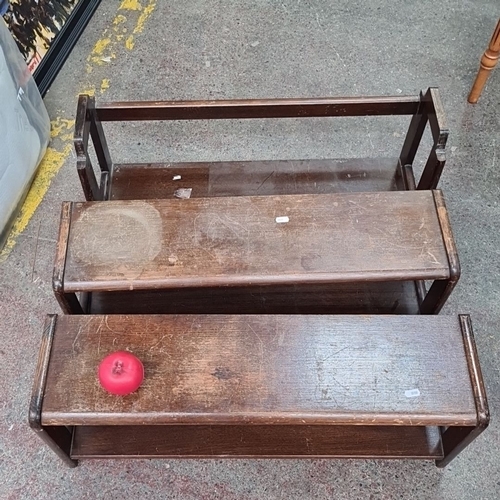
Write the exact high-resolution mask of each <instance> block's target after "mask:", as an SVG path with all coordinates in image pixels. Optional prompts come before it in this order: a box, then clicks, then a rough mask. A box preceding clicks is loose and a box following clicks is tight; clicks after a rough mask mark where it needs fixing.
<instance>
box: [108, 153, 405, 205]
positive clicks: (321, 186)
mask: <svg viewBox="0 0 500 500" xmlns="http://www.w3.org/2000/svg"><path fill="white" fill-rule="evenodd" d="M110 179H111V180H110V184H109V185H110V190H109V193H108V198H109V199H110V200H148V199H155V198H174V197H175V193H176V192H177V190H178V189H191V198H201V197H206V196H262V195H282V194H324V193H339V192H363V191H394V190H397V189H399V190H402V189H404V187H403V184H402V179H401V175H400V173H399V171H398V159H397V158H362V159H347V160H276V161H246V162H243V161H240V162H236V161H235V162H210V163H208V162H207V163H203V162H193V163H137V164H133V163H132V164H116V165H113V169H112V172H111V177H110Z"/></svg>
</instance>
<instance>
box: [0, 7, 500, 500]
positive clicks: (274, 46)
mask: <svg viewBox="0 0 500 500" xmlns="http://www.w3.org/2000/svg"><path fill="white" fill-rule="evenodd" d="M182 3H184V2H182ZM185 3H186V4H187V5H182V6H181V2H166V1H164V2H158V3H157V2H156V1H154V0H141V1H140V2H137V1H136V0H125V1H123V2H122V3H121V4H120V2H118V1H117V0H113V1H111V0H109V1H103V2H102V4H101V6H100V8H99V9H98V10H97V12H96V14H95V16H94V18H93V20H92V22H91V24H90V25H89V27H88V28H87V30H86V31H85V33H84V34H83V35H82V37H81V39H80V41H79V42H78V45H77V46H76V47H75V49H74V50H73V52H72V54H71V56H70V57H69V59H68V61H67V63H66V65H65V67H64V68H63V70H62V71H61V72H60V73H59V76H58V77H57V79H56V81H55V82H54V84H53V85H52V88H51V90H50V92H49V93H48V95H47V96H46V98H45V102H46V105H47V108H48V110H49V114H50V115H51V118H52V119H53V120H54V139H53V143H52V149H51V151H50V159H51V162H50V165H48V166H47V175H46V176H45V178H44V179H42V187H41V193H42V194H43V191H44V187H43V186H45V185H47V184H48V180H49V179H50V177H51V176H52V175H53V174H55V173H56V172H57V175H55V177H54V178H53V181H52V183H51V185H50V188H49V189H48V192H47V193H46V194H45V196H44V197H43V201H42V202H41V204H40V205H39V207H38V209H37V210H36V212H35V214H34V216H33V217H32V218H31V220H30V222H29V224H28V226H27V227H26V229H25V230H24V231H23V232H21V234H20V235H19V236H18V237H17V239H16V245H15V246H14V248H13V250H12V252H11V253H10V255H9V256H8V258H7V260H6V261H5V262H4V263H3V264H1V272H0V318H1V329H0V380H1V381H2V383H1V385H0V478H1V479H0V498H1V499H18V498H30V499H31V498H50V499H52V498H58V499H60V500H62V499H66V498H68V499H70V498H71V499H74V498H78V499H80V498H81V499H84V498H89V499H95V498H110V499H114V498H122V497H128V498H162V499H163V498H186V499H210V498H227V499H232V498H245V499H268V498H269V499H271V498H286V499H292V498H300V499H304V498H412V499H413V498H433V499H434V498H435V499H453V500H456V499H469V498H474V499H496V498H500V451H499V450H500V435H499V430H500V426H499V424H498V418H497V415H498V413H499V411H500V398H499V396H498V394H499V390H500V380H499V374H500V373H499V372H500V368H499V367H500V343H499V331H498V330H499V326H500V322H499V316H500V264H499V262H500V260H499V256H500V251H499V250H498V249H499V248H500V206H499V203H498V200H499V194H500V159H499V158H500V146H499V145H500V118H499V117H500V113H499V111H500V97H499V96H500V70H498V71H497V72H496V74H495V73H494V74H493V75H492V78H491V79H490V81H489V83H488V86H487V87H486V89H485V91H484V94H483V96H482V98H481V101H480V103H479V104H478V105H476V106H475V107H473V106H470V105H467V104H466V96H467V92H468V89H469V87H470V85H471V83H472V80H473V78H474V75H475V72H476V70H477V67H478V61H479V56H480V54H481V53H482V51H483V50H484V49H485V46H486V43H487V41H488V39H489V37H490V35H491V33H492V30H493V28H494V25H495V22H496V20H497V19H498V17H499V16H500V4H499V3H498V0H476V1H474V2H472V1H466V2H456V1H454V0H442V1H441V2H434V1H431V0H423V1H421V2H403V1H398V2H387V1H386V2H369V1H368V0H337V1H335V2H322V1H320V0H293V1H292V0H284V1H274V2H271V1H269V0H259V1H257V2H245V1H243V0H232V1H225V2H223V1H221V0H204V1H202V0H194V1H192V2H185ZM141 4H142V5H141ZM124 30H126V31H124ZM428 86H438V87H439V88H440V90H441V94H442V99H443V102H444V107H445V110H446V113H447V117H448V122H449V128H450V130H451V137H450V140H449V143H448V144H449V145H448V153H449V160H448V163H447V165H446V169H445V172H444V175H443V178H442V182H441V186H440V187H442V188H443V190H444V192H445V196H446V200H447V204H448V208H449V210H450V214H451V220H452V224H453V228H454V231H455V237H456V240H457V245H458V249H459V253H460V258H461V263H462V269H463V274H462V278H461V280H460V282H459V285H458V287H457V289H456V290H455V292H454V293H453V295H452V298H451V300H450V301H449V303H448V305H447V306H446V308H445V310H444V311H443V314H457V313H459V312H466V313H471V314H472V318H473V322H474V327H475V333H476V339H477V345H478V350H479V354H480V358H481V362H482V368H483V373H484V377H485V380H486V386H487V392H488V396H489V402H490V408H491V412H492V423H491V425H490V427H489V429H488V430H487V431H486V432H485V433H484V434H483V435H482V436H481V437H480V438H479V439H478V440H477V441H476V442H474V443H473V444H472V445H471V446H470V447H469V448H468V449H467V450H466V451H464V452H463V453H462V454H461V455H460V456H459V457H458V458H457V459H456V460H455V461H454V462H452V464H451V465H450V466H449V467H447V468H446V469H445V470H439V469H437V468H435V466H434V465H433V463H427V462H416V461H372V460H359V461H354V460H348V461H339V460H302V461H296V460H289V461H283V460H276V461H252V460H242V461H229V460H214V461H207V460H205V461H203V460H200V461H195V460H192V461H187V460H178V461H157V460H152V461H146V460H144V461H105V462H98V461H97V462H96V461H94V462H93V461H82V462H81V465H80V466H79V467H78V468H76V469H71V470H70V469H67V468H65V467H64V466H63V464H62V463H61V462H60V461H59V460H58V459H57V458H56V457H55V455H54V454H53V453H52V452H51V451H50V450H49V449H48V448H47V447H46V446H45V445H44V444H43V443H42V442H41V441H40V440H39V439H38V438H37V437H36V436H35V435H34V434H33V433H32V432H31V430H30V429H29V428H28V426H27V409H28V401H29V395H30V391H31V384H32V379H33V372H34V368H35V362H36V357H37V354H38V346H39V342H40V336H41V331H42V330H41V329H42V324H43V320H44V316H45V314H46V313H49V312H58V311H59V308H58V306H57V303H56V302H55V300H54V298H53V296H52V291H51V272H52V269H51V268H52V262H53V258H54V247H55V238H56V234H57V228H58V219H59V211H60V204H61V202H62V201H63V200H82V199H83V197H82V192H81V188H80V185H79V182H78V179H77V175H76V169H75V160H74V156H73V154H72V153H71V141H70V133H71V121H66V120H72V119H73V118H74V112H75V107H76V96H77V94H78V93H79V92H81V91H83V90H94V91H95V93H96V96H97V98H98V99H102V100H127V99H183V98H186V99H189V98H190V99H206V98H244V97H255V98H257V97H292V96H337V95H364V94H372V95H379V94H382V95H383V94H386V95H394V94H398V93H401V92H402V93H404V94H415V93H417V92H419V91H420V90H421V89H425V88H427V87H428ZM285 122H286V123H285V124H283V123H279V122H272V124H271V125H268V124H264V123H263V122H260V121H253V122H246V123H245V124H230V125H229V124H228V123H224V124H213V125H212V124H211V125H210V127H209V126H208V125H207V124H193V123H186V124H168V125H159V126H157V127H154V126H150V125H147V126H146V125H142V124H132V123H129V124H126V125H124V126H121V125H120V126H115V127H110V128H108V129H107V131H108V134H109V135H108V139H109V142H110V144H111V150H112V154H113V156H114V158H116V159H117V160H118V159H120V160H130V159H132V158H136V159H148V160H149V159H151V160H154V159H157V160H158V159H160V158H162V159H171V160H178V159H180V158H185V159H193V160H197V159H203V158H205V159H230V158H242V159H243V158H281V157H289V158H305V157H318V158H319V157H332V156H333V157H335V156H338V157H342V156H349V155H351V156H360V155H361V156H362V155H366V156H373V155H384V154H385V153H386V152H390V151H397V150H398V149H399V147H400V144H401V141H402V136H403V134H404V132H405V130H406V126H407V124H406V122H403V121H401V120H392V119H390V118H387V119H379V120H371V119H369V120H357V121H356V120H353V119H345V120H342V119H337V120H333V121H328V120H318V121H317V122H316V123H315V124H312V122H307V121H304V122H303V121H298V122H293V123H292V122H291V121H286V120H285ZM398 137H399V139H398ZM139 143H140V144H139ZM375 150H376V151H375ZM39 197H41V195H40V194H39ZM37 203H38V202H37V201H36V198H35V202H32V206H33V204H34V205H35V206H36V204H37ZM25 217H27V216H26V215H25ZM443 355H446V354H445V353H444V352H443Z"/></svg>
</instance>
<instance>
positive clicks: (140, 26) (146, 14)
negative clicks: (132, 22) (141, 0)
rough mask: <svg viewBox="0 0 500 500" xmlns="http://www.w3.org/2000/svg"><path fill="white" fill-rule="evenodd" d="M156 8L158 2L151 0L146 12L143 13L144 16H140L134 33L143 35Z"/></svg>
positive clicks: (145, 8)
mask: <svg viewBox="0 0 500 500" xmlns="http://www.w3.org/2000/svg"><path fill="white" fill-rule="evenodd" d="M155 7H156V0H149V1H148V4H147V5H146V7H144V10H143V11H142V14H141V15H140V16H139V20H138V21H137V25H136V27H135V28H134V33H135V34H137V33H142V32H143V31H144V26H145V24H146V21H147V20H148V19H149V17H150V16H151V14H152V13H153V11H154V10H155Z"/></svg>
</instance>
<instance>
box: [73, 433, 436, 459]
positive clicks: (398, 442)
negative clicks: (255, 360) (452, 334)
mask: <svg viewBox="0 0 500 500" xmlns="http://www.w3.org/2000/svg"><path fill="white" fill-rule="evenodd" d="M73 432H74V434H73V441H72V447H71V452H70V455H71V458H73V459H77V460H78V459H81V458H214V457H217V458H420V459H434V460H439V459H442V458H443V456H444V454H443V447H442V443H441V434H440V432H439V429H438V428H437V427H390V426H386V427H381V426H377V427H373V426H361V425H358V426H355V427H350V426H344V427H342V426H338V427H332V426H325V425H314V426H295V425H287V426H280V427H276V426H271V425H252V426H238V425H226V426H206V425H191V426H180V425H170V426H84V427H74V431H73Z"/></svg>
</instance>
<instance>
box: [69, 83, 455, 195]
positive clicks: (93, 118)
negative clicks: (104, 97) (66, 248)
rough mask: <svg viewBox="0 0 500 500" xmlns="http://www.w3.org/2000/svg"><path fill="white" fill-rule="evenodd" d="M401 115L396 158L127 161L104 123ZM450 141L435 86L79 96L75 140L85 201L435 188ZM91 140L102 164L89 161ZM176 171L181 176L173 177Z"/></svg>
mask: <svg viewBox="0 0 500 500" xmlns="http://www.w3.org/2000/svg"><path fill="white" fill-rule="evenodd" d="M404 115H406V116H409V117H411V120H410V125H409V128H408V132H407V134H406V137H405V140H404V144H403V146H402V149H401V153H400V155H399V157H397V158H359V159H358V158H356V159H348V160H335V159H334V160H332V159H317V160H316V159H312V160H304V159H297V160H279V161H246V162H241V161H237V162H194V163H193V162H191V163H185V162H184V163H172V162H169V161H165V162H163V163H129V164H123V163H114V162H113V161H112V159H111V155H110V153H109V149H108V146H107V141H106V137H105V134H104V128H103V123H105V122H123V121H161V120H234V119H237V120H240V119H259V118H287V119H293V118H319V117H322V118H324V117H338V118H341V117H346V116H381V117H382V116H404ZM427 124H429V127H430V131H431V134H432V138H433V144H432V147H431V151H430V152H429V154H428V159H427V162H426V164H425V168H424V170H423V172H422V175H421V177H420V179H419V180H418V184H417V185H416V186H415V180H414V178H413V174H412V164H413V162H414V159H415V156H416V153H417V150H418V149H419V145H420V141H421V139H422V136H423V133H424V131H425V129H426V126H427ZM447 138H448V128H447V124H446V119H445V115H444V110H443V106H442V104H441V100H440V97H439V92H438V89H437V88H429V89H427V90H426V91H425V92H421V93H420V95H417V96H394V97H339V98H334V97H328V98H300V99H260V100H228V101H153V102H145V101H133V102H111V103H99V105H96V103H95V100H94V98H93V97H91V96H88V95H81V96H80V98H79V100H78V108H77V114H76V123H75V138H74V144H75V150H76V154H77V169H78V174H79V176H80V181H81V184H82V187H83V191H84V193H85V197H86V199H87V200H89V201H92V200H118V199H152V198H172V197H175V196H176V192H177V191H178V189H180V188H181V189H191V196H192V197H196V198H197V197H207V196H253V195H264V194H270V195H278V194H322V193H335V192H354V191H387V190H402V189H415V188H417V189H435V188H436V187H437V185H438V182H439V178H440V176H441V173H442V171H443V168H444V165H445V161H446V151H445V147H446V141H447ZM89 139H90V140H91V141H92V143H93V146H94V150H95V153H96V157H97V163H98V165H97V166H96V165H92V160H91V155H90V150H89ZM167 160H168V159H167ZM94 167H97V170H98V172H99V175H98V176H96V175H95V171H94ZM179 175H180V176H181V179H178V180H174V179H173V177H174V176H176V178H178V177H177V176H179Z"/></svg>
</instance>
